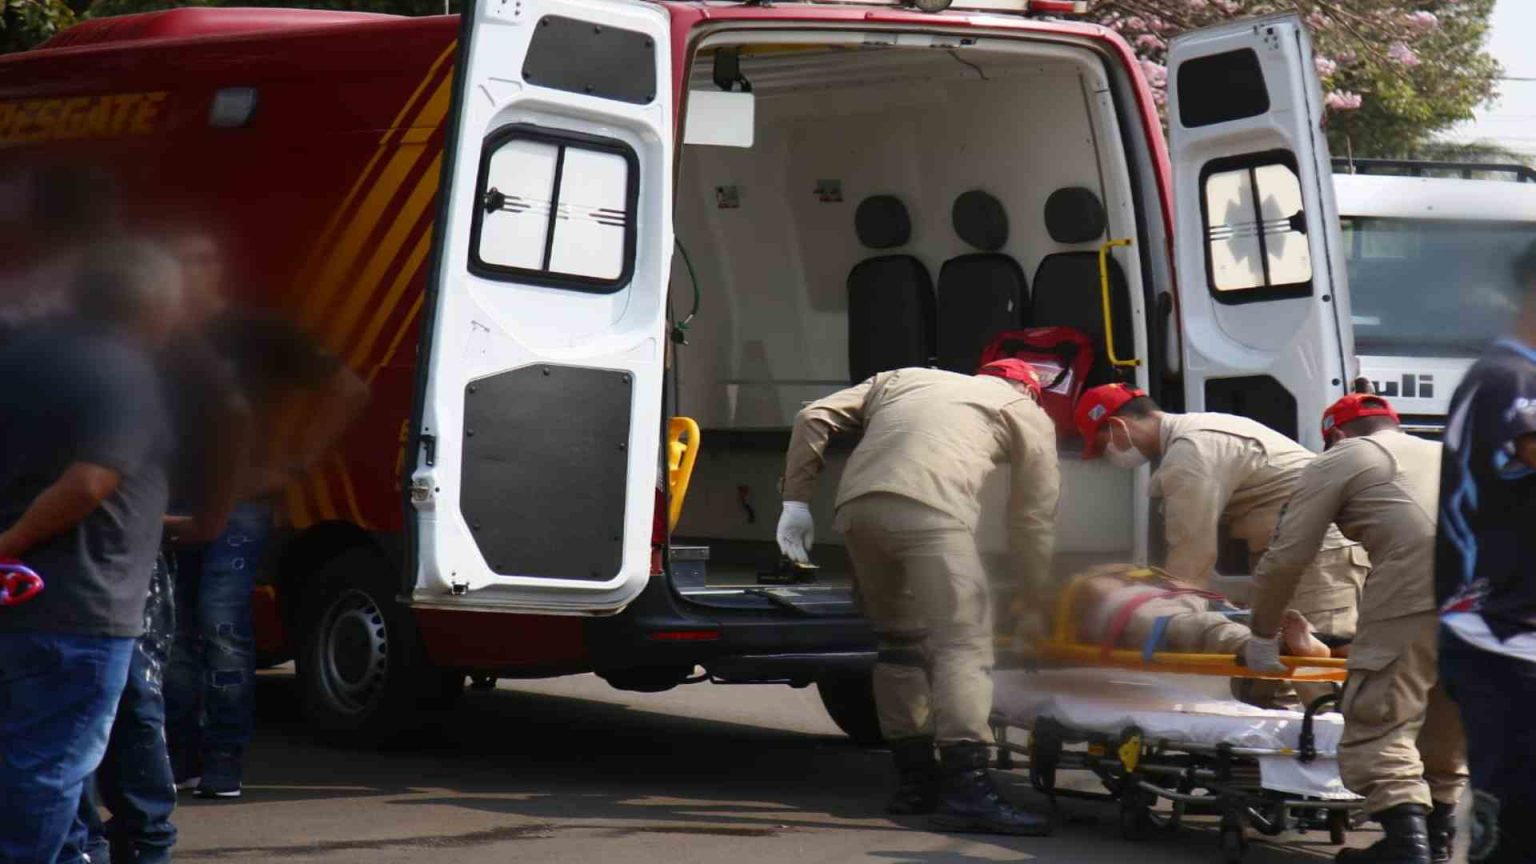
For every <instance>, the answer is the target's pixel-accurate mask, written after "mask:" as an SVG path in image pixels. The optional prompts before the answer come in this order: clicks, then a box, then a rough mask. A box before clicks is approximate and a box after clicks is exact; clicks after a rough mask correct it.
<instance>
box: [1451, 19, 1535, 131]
mask: <svg viewBox="0 0 1536 864" xmlns="http://www.w3.org/2000/svg"><path fill="white" fill-rule="evenodd" d="M1533 33H1536V2H1533V0H1499V2H1498V5H1497V6H1495V7H1494V10H1493V28H1492V34H1491V35H1490V36H1489V40H1488V48H1489V50H1490V51H1492V52H1493V56H1494V57H1496V58H1497V59H1498V61H1499V62H1500V63H1502V64H1504V80H1503V81H1500V82H1499V97H1498V99H1497V101H1495V102H1494V104H1493V105H1492V106H1491V107H1489V108H1484V109H1483V110H1481V111H1479V112H1478V113H1477V119H1476V120H1474V121H1473V122H1471V123H1467V124H1463V125H1462V126H1460V127H1458V128H1456V129H1455V130H1453V131H1452V132H1451V133H1450V137H1452V138H1454V139H1456V140H1462V141H1466V140H1492V141H1497V142H1499V143H1501V144H1503V145H1504V146H1505V147H1508V148H1509V149H1511V150H1517V151H1520V152H1524V153H1531V154H1532V155H1536V51H1532V50H1531V34H1533Z"/></svg>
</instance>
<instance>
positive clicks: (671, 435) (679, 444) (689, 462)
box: [667, 417, 702, 532]
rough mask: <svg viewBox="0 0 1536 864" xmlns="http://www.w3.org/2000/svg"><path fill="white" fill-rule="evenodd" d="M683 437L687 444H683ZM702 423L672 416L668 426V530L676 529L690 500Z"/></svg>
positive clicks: (688, 418)
mask: <svg viewBox="0 0 1536 864" xmlns="http://www.w3.org/2000/svg"><path fill="white" fill-rule="evenodd" d="M684 438H686V439H687V442H686V443H684V440H683V439H684ZM701 441H702V438H701V437H700V436H699V424H697V423H695V422H694V421H693V418H691V417H673V418H672V419H671V420H670V421H668V423H667V499H668V501H669V502H670V504H669V506H668V507H667V531H668V532H670V531H671V530H672V529H674V528H676V527H677V520H678V519H680V518H681V517H682V515H683V500H684V499H686V498H687V497H688V481H689V480H690V479H692V477H693V463H695V462H697V461H698V458H699V444H700V443H701Z"/></svg>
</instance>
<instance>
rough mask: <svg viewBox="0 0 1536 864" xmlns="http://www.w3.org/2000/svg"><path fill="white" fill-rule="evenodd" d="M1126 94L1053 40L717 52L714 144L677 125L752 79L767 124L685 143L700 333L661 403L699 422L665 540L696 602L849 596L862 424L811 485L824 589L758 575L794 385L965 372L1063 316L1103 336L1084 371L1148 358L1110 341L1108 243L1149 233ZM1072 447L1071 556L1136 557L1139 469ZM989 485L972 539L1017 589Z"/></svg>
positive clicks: (1060, 535) (702, 84)
mask: <svg viewBox="0 0 1536 864" xmlns="http://www.w3.org/2000/svg"><path fill="white" fill-rule="evenodd" d="M1112 86H1113V85H1112V84H1111V82H1110V81H1109V80H1108V78H1107V73H1106V64H1105V63H1104V61H1103V60H1102V58H1099V57H1097V56H1096V55H1095V54H1093V53H1092V52H1091V51H1089V50H1087V49H1084V48H1081V47H1076V46H1070V45H1064V44H1045V43H1040V42H1022V41H1009V40H1003V39H990V38H967V39H965V40H963V41H962V40H959V39H955V38H953V37H951V38H949V39H948V40H945V39H942V38H940V37H930V36H926V35H920V34H902V35H900V36H897V35H896V34H893V33H843V34H835V35H834V34H827V33H822V34H816V35H815V36H814V37H812V36H810V35H808V34H804V33H800V34H784V33H781V34H768V33H761V32H759V33H754V34H750V35H749V34H735V38H731V34H724V35H720V36H716V37H712V39H711V41H706V42H705V43H704V44H703V46H702V47H701V49H700V50H699V51H698V52H697V54H696V55H695V58H694V63H693V67H692V75H691V80H690V82H689V88H688V89H689V94H690V97H689V102H688V104H687V105H686V106H685V109H684V110H685V122H692V123H694V125H693V126H690V127H689V134H688V138H689V139H698V138H706V139H708V138H715V139H718V138H719V136H718V135H711V132H712V131H718V130H709V129H703V130H701V129H699V128H698V122H697V121H698V116H697V115H695V116H694V117H693V118H692V120H688V119H687V118H688V117H689V112H693V111H695V110H699V111H703V110H705V109H706V108H708V107H710V106H709V105H708V104H706V103H708V102H709V100H718V99H719V97H718V95H716V94H721V93H725V92H728V91H727V89H726V88H729V92H731V94H732V95H733V96H740V95H741V94H742V92H743V90H744V89H745V88H750V99H749V100H746V101H750V103H751V106H752V108H751V110H752V112H753V114H754V115H755V116H753V117H752V118H751V119H750V121H749V128H748V130H747V132H748V135H747V137H748V138H750V142H749V143H750V146H740V145H742V144H745V143H747V142H746V141H745V140H737V141H735V142H734V143H735V144H736V145H738V146H718V144H695V143H685V144H683V145H681V147H680V150H681V153H680V158H679V170H680V175H679V180H678V187H677V200H676V219H675V228H676V232H677V238H678V245H679V254H675V255H674V265H673V272H672V281H671V286H670V292H671V310H670V311H671V315H672V317H673V320H674V321H684V320H686V319H687V317H688V315H689V314H690V310H691V309H692V308H693V306H694V297H695V286H697V293H698V299H699V302H698V309H697V314H696V316H695V317H693V319H692V320H691V321H688V322H687V329H686V337H687V344H686V345H674V346H673V353H672V358H671V362H672V364H673V372H674V373H675V377H674V378H673V379H672V385H671V387H670V388H669V393H668V398H669V400H671V404H669V406H668V410H669V413H670V414H672V415H683V416H688V417H692V418H694V419H695V420H696V421H697V422H698V424H699V425H700V427H702V430H703V431H702V447H701V452H700V455H699V457H698V460H697V463H696V467H695V468H694V472H693V475H692V479H691V484H690V486H689V489H688V493H687V498H686V503H685V506H684V507H683V510H682V515H681V518H680V521H679V523H678V524H677V526H676V528H675V530H674V532H673V536H672V546H673V548H674V552H673V556H672V567H671V571H672V573H673V581H674V584H675V585H676V586H677V588H678V590H680V591H681V592H682V593H683V594H684V595H685V596H687V597H688V598H690V599H692V600H694V601H697V602H701V603H718V604H725V605H741V604H751V603H755V602H762V601H763V599H764V598H765V597H766V598H767V599H769V600H772V601H774V602H778V603H784V602H790V603H794V604H797V605H798V604H802V603H804V604H815V603H817V602H836V601H835V600H834V598H835V597H837V596H841V597H842V598H843V599H842V602H844V603H846V598H847V588H848V585H849V577H850V572H849V564H848V560H847V555H846V552H845V549H844V546H843V541H842V538H841V537H840V536H839V535H838V533H837V532H836V531H835V530H834V528H833V500H834V494H835V491H836V488H837V483H838V479H839V475H840V472H841V468H842V466H843V464H845V462H846V460H847V457H848V454H849V453H850V452H851V450H852V447H853V445H854V444H855V443H856V442H855V441H854V440H842V439H834V442H833V444H832V445H831V447H829V450H828V453H827V460H826V467H825V470H824V472H823V474H822V477H821V482H820V484H819V487H818V491H817V495H816V498H815V500H814V501H813V502H812V509H813V512H814V514H815V517H816V524H817V529H816V546H815V549H814V550H813V552H812V558H813V561H814V563H815V564H817V565H818V567H819V568H820V569H819V572H818V573H817V574H816V577H815V583H814V584H812V585H804V586H798V587H796V588H793V589H784V588H765V587H763V585H762V583H763V582H769V581H771V579H764V578H763V576H762V574H764V573H766V572H771V571H772V570H773V569H774V567H775V565H776V563H777V560H778V551H777V547H776V545H775V541H774V533H775V526H776V523H777V520H778V517H779V511H780V497H779V491H778V480H779V477H780V475H781V474H782V471H783V465H784V452H785V448H786V446H787V444H788V441H789V434H790V428H791V426H792V425H793V423H794V420H795V415H796V413H797V411H798V410H799V409H800V408H801V406H802V405H804V404H805V403H806V402H809V401H811V400H814V399H817V398H819V397H822V396H824V395H826V394H829V393H831V392H834V391H836V390H838V389H841V388H843V387H847V386H849V385H850V384H851V383H856V382H858V381H860V380H862V379H863V378H865V377H867V376H868V375H870V374H873V373H874V372H877V371H881V370H884V369H890V368H899V367H902V366H938V367H940V368H948V369H952V370H955V371H962V372H966V373H970V372H973V371H974V370H975V368H976V364H977V359H978V357H979V355H980V354H981V351H982V349H983V347H984V346H985V345H986V343H987V342H988V341H990V339H991V337H992V336H993V335H995V334H996V333H998V332H1000V331H1008V330H1018V329H1022V328H1030V327H1046V326H1052V325H1056V326H1068V327H1074V328H1077V329H1079V330H1081V331H1083V332H1084V333H1086V334H1088V335H1089V336H1091V337H1092V338H1093V339H1094V340H1095V341H1096V345H1097V346H1098V347H1097V349H1096V351H1097V353H1096V356H1095V359H1094V364H1093V377H1094V379H1096V380H1091V381H1090V382H1089V383H1090V384H1092V383H1102V382H1103V381H1106V380H1128V381H1136V380H1138V378H1137V376H1138V375H1141V376H1145V375H1146V374H1147V372H1146V366H1145V364H1144V365H1143V366H1142V367H1140V369H1139V370H1138V369H1129V370H1121V369H1116V368H1115V367H1112V366H1111V365H1110V364H1109V362H1108V356H1107V352H1106V351H1105V349H1104V343H1105V341H1106V339H1105V319H1104V311H1103V304H1102V301H1101V285H1100V270H1099V250H1100V247H1101V245H1102V244H1104V243H1105V241H1106V240H1108V239H1110V238H1129V237H1135V236H1136V235H1137V229H1136V225H1137V222H1136V217H1135V212H1134V206H1135V205H1134V202H1133V196H1132V194H1131V188H1132V186H1131V184H1132V180H1131V177H1132V175H1131V171H1130V168H1129V167H1128V159H1129V158H1130V157H1129V156H1128V152H1129V151H1128V150H1127V147H1126V144H1125V142H1124V139H1123V138H1122V133H1121V131H1120V126H1119V120H1118V119H1117V116H1116V110H1115V100H1114V99H1113V97H1112V96H1111V95H1110V93H1111V87H1112ZM736 131H737V132H738V133H739V132H740V130H739V129H738V130H736ZM726 137H729V135H727V136H726ZM739 137H740V136H738V138H739ZM1053 196H1054V197H1053ZM1048 202H1051V206H1050V207H1049V208H1048V207H1047V204H1048ZM1048 210H1049V211H1050V212H1049V214H1048V212H1047V211H1048ZM1137 254H1138V252H1137V249H1136V248H1135V247H1131V248H1116V249H1113V250H1112V254H1111V255H1110V258H1111V261H1110V264H1109V267H1110V270H1111V277H1112V278H1111V280H1110V293H1111V311H1112V315H1111V319H1112V321H1111V326H1112V327H1113V328H1114V329H1115V330H1116V332H1115V333H1114V337H1113V341H1114V344H1115V347H1116V349H1117V351H1116V353H1117V354H1118V355H1120V356H1122V357H1127V358H1128V357H1133V356H1139V357H1145V356H1146V355H1147V349H1146V344H1147V340H1146V336H1145V334H1144V332H1142V327H1141V322H1143V321H1144V320H1146V317H1147V316H1146V315H1145V314H1144V306H1145V302H1144V294H1145V292H1144V290H1143V285H1142V281H1143V276H1142V270H1141V266H1140V264H1139V263H1138V258H1137ZM1060 447H1061V451H1062V454H1063V458H1062V497H1061V503H1060V510H1059V517H1058V526H1057V534H1056V548H1057V570H1058V572H1068V571H1070V570H1072V569H1075V568H1077V567H1080V566H1082V565H1084V564H1087V563H1092V562H1100V561H1111V560H1129V559H1130V557H1131V556H1132V555H1133V553H1134V552H1135V550H1136V549H1137V544H1138V532H1137V529H1136V527H1135V526H1136V525H1137V524H1138V520H1137V518H1136V514H1137V513H1138V512H1139V511H1138V509H1137V508H1138V506H1144V505H1138V504H1137V503H1136V501H1137V498H1136V496H1133V494H1132V492H1133V476H1134V475H1133V474H1132V472H1128V471H1123V470H1120V469H1116V468H1114V467H1112V466H1110V465H1108V464H1106V463H1104V462H1103V461H1102V460H1096V461H1091V462H1090V461H1085V460H1083V459H1082V458H1081V456H1080V455H1079V451H1080V449H1081V444H1080V442H1079V441H1077V440H1075V439H1068V440H1063V441H1062V442H1061V445H1060ZM994 481H995V482H992V483H990V484H989V487H988V488H987V490H986V497H987V499H988V500H989V501H992V502H995V503H996V505H997V506H991V507H987V508H985V509H986V515H985V516H984V517H983V518H984V522H983V525H982V527H981V531H980V535H981V543H982V547H983V550H984V552H985V553H987V555H988V556H989V558H992V560H993V561H994V562H995V564H994V571H995V575H994V579H995V581H997V582H999V583H1000V585H1003V586H1006V585H1007V584H1009V583H1010V582H1011V580H1009V579H1008V578H1007V574H1006V571H1005V568H1004V567H1003V566H1002V563H1003V560H1004V558H1003V553H1004V551H1005V549H1006V538H1005V536H1004V531H1003V524H1002V517H1001V512H1002V506H1001V505H1002V504H1003V502H1004V501H1005V500H1006V494H1007V493H1006V489H1005V486H1004V484H1003V482H1002V481H1003V477H1002V475H1001V474H998V475H997V476H995V477H994ZM1142 521H1144V520H1142ZM1142 542H1144V541H1142ZM701 556H707V559H708V560H707V562H701V561H699V560H698V559H699V558H700V557H701ZM770 594H771V595H774V596H771V597H769V596H768V595H770ZM786 597H788V598H789V599H788V600H786V599H785V598H786ZM818 598H819V599H818Z"/></svg>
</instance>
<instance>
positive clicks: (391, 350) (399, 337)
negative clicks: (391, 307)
mask: <svg viewBox="0 0 1536 864" xmlns="http://www.w3.org/2000/svg"><path fill="white" fill-rule="evenodd" d="M426 298H427V295H426V292H425V291H423V292H420V293H418V294H417V295H416V299H415V300H413V301H411V308H410V309H408V310H406V313H405V318H404V319H403V320H401V322H400V329H398V330H396V331H395V338H393V339H391V340H389V347H388V348H386V349H384V353H383V354H381V355H380V357H381V359H380V360H379V362H378V364H377V365H375V366H374V367H373V370H372V371H370V372H369V373H368V383H369V384H372V383H373V379H374V378H377V377H378V375H379V372H380V370H382V369H383V368H384V364H385V363H386V362H388V360H389V358H391V357H393V356H395V351H397V350H399V348H400V343H401V342H402V341H404V340H405V337H406V335H407V334H409V333H410V332H411V328H412V327H414V326H415V324H416V318H417V316H418V315H419V314H420V313H421V304H422V301H423V300H425V299H426ZM416 362H418V363H425V362H427V359H426V358H425V357H422V358H419V359H418V360H417V361H416Z"/></svg>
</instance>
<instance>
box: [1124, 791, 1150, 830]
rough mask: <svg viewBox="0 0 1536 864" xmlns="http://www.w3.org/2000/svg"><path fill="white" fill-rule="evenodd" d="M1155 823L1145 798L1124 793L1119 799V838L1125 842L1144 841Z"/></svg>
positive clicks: (1138, 794)
mask: <svg viewBox="0 0 1536 864" xmlns="http://www.w3.org/2000/svg"><path fill="white" fill-rule="evenodd" d="M1156 827H1157V823H1155V822H1154V821H1153V820H1152V802H1151V801H1148V800H1147V796H1145V795H1143V794H1141V793H1139V792H1136V791H1131V792H1126V793H1125V794H1124V795H1123V796H1122V797H1121V799H1120V836H1121V837H1122V838H1124V839H1126V840H1145V839H1146V838H1147V836H1148V835H1150V834H1151V833H1152V829H1153V828H1156Z"/></svg>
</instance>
